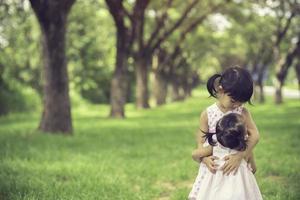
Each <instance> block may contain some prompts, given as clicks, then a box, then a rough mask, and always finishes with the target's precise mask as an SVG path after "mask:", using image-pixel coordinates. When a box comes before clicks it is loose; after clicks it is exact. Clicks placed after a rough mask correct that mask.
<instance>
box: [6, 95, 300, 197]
mask: <svg viewBox="0 0 300 200" xmlns="http://www.w3.org/2000/svg"><path fill="white" fill-rule="evenodd" d="M207 97H208V95H207V93H206V92H204V91H203V90H199V91H195V93H194V95H193V98H190V99H188V100H186V101H184V102H176V103H171V104H168V105H164V106H161V107H155V108H153V109H150V110H136V109H135V107H134V105H133V104H129V105H127V106H126V111H127V118H126V119H124V120H122V119H110V118H108V117H107V116H108V114H109V107H108V106H106V105H88V104H86V105H84V104H83V105H82V106H80V107H77V108H75V109H73V123H74V130H75V132H74V135H73V136H71V137H66V136H62V135H51V134H43V133H40V132H39V131H36V127H37V124H38V122H39V113H26V114H11V115H9V116H7V117H2V118H0V124H1V126H0V141H1V147H0V148H1V149H0V156H1V157H0V159H1V162H0V199H49V200H50V199H66V200H67V199H68V200H69V199H103V200H105V199H107V200H108V199H110V200H111V199H126V200H127V199H132V200H139V199H141V200H142V199H143V200H148V199H149V200H150V199H151V200H152V199H156V200H166V199H173V200H182V199H186V197H187V195H188V192H189V190H190V189H191V185H192V183H193V181H194V179H195V177H196V174H197V171H198V166H197V164H196V163H195V162H193V161H192V159H191V155H190V154H191V151H192V149H193V148H194V147H195V131H196V129H197V127H198V120H199V114H200V112H201V111H202V110H203V109H204V108H205V107H206V106H208V105H210V104H211V103H213V102H214V101H213V99H211V98H207ZM247 107H248V109H249V110H250V111H251V113H252V116H253V118H254V120H255V121H256V123H257V126H258V128H259V131H260V134H261V140H260V143H259V144H258V145H257V147H256V149H255V155H256V160H257V166H258V171H257V174H256V177H257V181H258V184H259V186H260V188H261V191H262V193H263V197H264V199H267V200H271V199H300V191H299V188H300V185H299V179H300V173H299V170H298V168H299V166H300V160H299V154H300V148H299V144H300V137H299V128H300V127H299V125H300V118H299V113H300V112H299V111H300V104H299V101H298V100H289V101H286V102H285V104H283V105H281V106H274V105H273V103H272V99H267V103H266V104H263V105H259V104H256V103H255V105H254V106H250V105H247Z"/></svg>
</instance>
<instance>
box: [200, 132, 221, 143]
mask: <svg viewBox="0 0 300 200" xmlns="http://www.w3.org/2000/svg"><path fill="white" fill-rule="evenodd" d="M202 132H203V131H202ZM203 133H204V136H203V137H204V138H205V141H206V140H207V141H208V143H209V144H210V145H211V146H215V145H216V143H217V142H216V141H214V140H213V138H212V137H213V135H214V134H215V133H210V132H203Z"/></svg>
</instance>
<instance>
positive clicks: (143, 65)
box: [135, 56, 150, 108]
mask: <svg viewBox="0 0 300 200" xmlns="http://www.w3.org/2000/svg"><path fill="white" fill-rule="evenodd" d="M135 64H136V66H135V71H136V106H137V108H149V107H150V106H149V102H148V101H149V89H148V61H147V59H146V58H143V57H142V56H139V57H138V58H136V60H135Z"/></svg>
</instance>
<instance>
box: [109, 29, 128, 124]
mask: <svg viewBox="0 0 300 200" xmlns="http://www.w3.org/2000/svg"><path fill="white" fill-rule="evenodd" d="M117 34H118V35H117V55H116V66H115V71H114V74H113V78H112V80H111V89H110V105H111V110H110V117H113V118H124V117H125V109H124V107H125V104H126V98H127V91H128V71H127V59H128V51H126V35H125V34H126V33H125V32H124V31H120V30H118V33H117Z"/></svg>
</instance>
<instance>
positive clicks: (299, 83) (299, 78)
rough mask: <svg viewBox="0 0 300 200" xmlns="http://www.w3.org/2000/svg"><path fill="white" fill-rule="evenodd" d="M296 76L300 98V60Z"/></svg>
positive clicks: (296, 66)
mask: <svg viewBox="0 0 300 200" xmlns="http://www.w3.org/2000/svg"><path fill="white" fill-rule="evenodd" d="M295 70H296V75H297V79H298V90H299V96H300V59H299V58H298V62H297V64H296V65H295Z"/></svg>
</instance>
